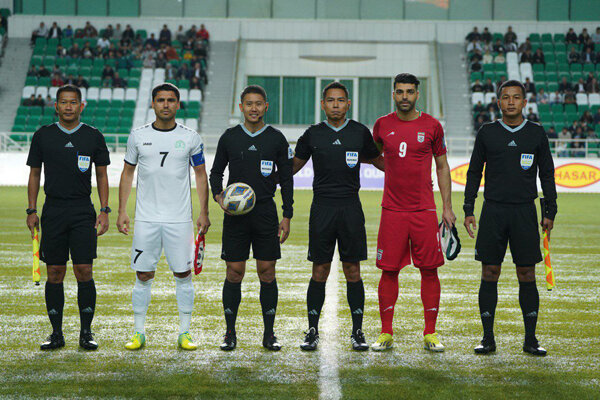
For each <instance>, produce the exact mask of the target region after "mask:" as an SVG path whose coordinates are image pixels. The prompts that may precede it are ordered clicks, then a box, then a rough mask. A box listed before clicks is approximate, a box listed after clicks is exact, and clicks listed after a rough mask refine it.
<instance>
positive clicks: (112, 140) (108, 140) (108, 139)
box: [104, 129, 117, 144]
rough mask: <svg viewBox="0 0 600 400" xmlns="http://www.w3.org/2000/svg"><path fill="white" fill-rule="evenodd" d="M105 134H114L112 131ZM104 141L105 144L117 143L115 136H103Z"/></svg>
mask: <svg viewBox="0 0 600 400" xmlns="http://www.w3.org/2000/svg"><path fill="white" fill-rule="evenodd" d="M106 133H115V132H114V131H113V130H112V129H111V130H107V131H106ZM104 140H105V141H106V144H115V143H116V142H117V138H116V137H115V136H104Z"/></svg>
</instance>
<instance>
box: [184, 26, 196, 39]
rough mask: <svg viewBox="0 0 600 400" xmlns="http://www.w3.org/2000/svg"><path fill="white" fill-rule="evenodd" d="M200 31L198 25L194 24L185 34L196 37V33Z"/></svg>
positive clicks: (189, 37)
mask: <svg viewBox="0 0 600 400" xmlns="http://www.w3.org/2000/svg"><path fill="white" fill-rule="evenodd" d="M197 32H198V28H196V25H192V26H191V27H190V29H188V30H187V31H186V32H185V36H187V38H188V39H192V40H193V39H196V33H197Z"/></svg>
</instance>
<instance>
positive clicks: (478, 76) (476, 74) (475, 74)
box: [471, 72, 482, 83]
mask: <svg viewBox="0 0 600 400" xmlns="http://www.w3.org/2000/svg"><path fill="white" fill-rule="evenodd" d="M477 79H479V80H481V79H482V76H481V72H471V83H473V82H475V81H476V80H477Z"/></svg>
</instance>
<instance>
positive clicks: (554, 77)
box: [545, 72, 558, 82]
mask: <svg viewBox="0 0 600 400" xmlns="http://www.w3.org/2000/svg"><path fill="white" fill-rule="evenodd" d="M545 75H546V82H557V81H558V74H557V73H556V72H546V74H545Z"/></svg>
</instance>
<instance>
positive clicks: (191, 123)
mask: <svg viewBox="0 0 600 400" xmlns="http://www.w3.org/2000/svg"><path fill="white" fill-rule="evenodd" d="M184 125H185V126H187V127H188V128H192V129H193V130H195V131H197V130H198V119H197V118H186V119H185V124H184Z"/></svg>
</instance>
